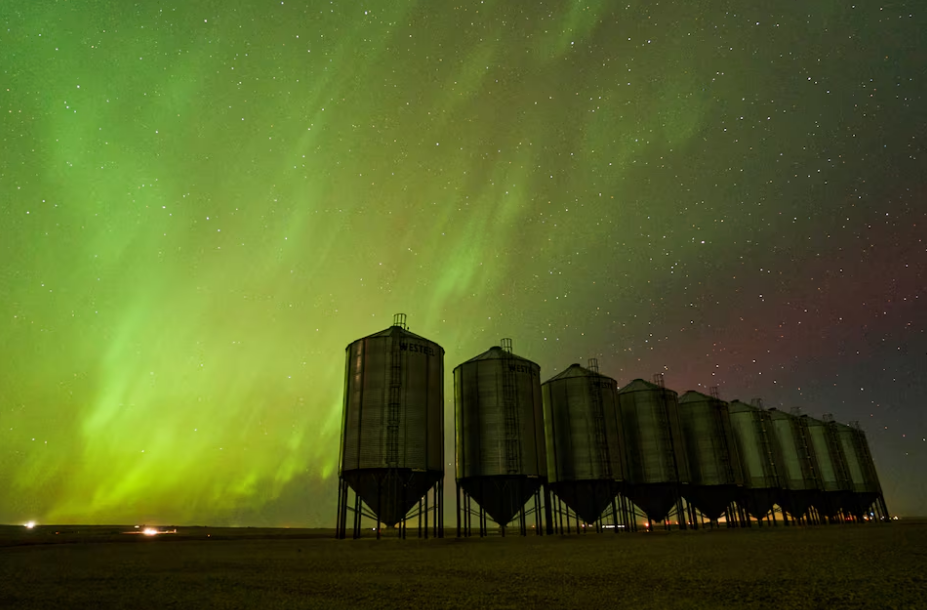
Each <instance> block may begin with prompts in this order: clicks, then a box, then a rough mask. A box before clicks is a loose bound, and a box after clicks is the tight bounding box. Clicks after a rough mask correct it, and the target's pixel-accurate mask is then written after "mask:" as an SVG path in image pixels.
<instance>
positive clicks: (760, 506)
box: [728, 400, 781, 519]
mask: <svg viewBox="0 0 927 610" xmlns="http://www.w3.org/2000/svg"><path fill="white" fill-rule="evenodd" d="M728 412H729V413H730V416H731V429H732V430H733V432H734V440H735V441H736V443H737V452H738V453H739V454H740V461H741V465H742V466H743V472H744V497H743V504H744V506H745V508H746V509H747V511H748V512H749V513H750V514H751V515H752V516H753V517H755V518H757V519H762V518H763V517H765V516H766V515H767V514H768V513H769V511H770V510H772V508H773V505H774V504H776V502H777V501H778V499H779V495H780V492H781V488H780V485H779V473H778V470H777V464H778V462H779V457H778V454H779V449H778V443H777V442H776V439H775V435H774V433H773V432H772V430H771V427H772V421H771V419H770V417H769V413H768V412H767V411H764V410H763V409H760V408H757V407H754V406H752V405H748V404H747V403H744V402H741V401H739V400H735V401H732V402H731V403H730V404H729V405H728Z"/></svg>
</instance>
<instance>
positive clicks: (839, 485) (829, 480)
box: [800, 413, 852, 520]
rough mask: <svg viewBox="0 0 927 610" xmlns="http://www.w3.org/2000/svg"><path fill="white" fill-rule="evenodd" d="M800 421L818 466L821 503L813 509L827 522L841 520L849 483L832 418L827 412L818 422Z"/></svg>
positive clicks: (848, 494)
mask: <svg viewBox="0 0 927 610" xmlns="http://www.w3.org/2000/svg"><path fill="white" fill-rule="evenodd" d="M800 420H801V421H802V423H803V424H804V425H805V427H806V430H807V432H808V435H809V438H810V440H811V444H812V447H813V450H814V456H815V459H816V462H817V466H818V482H819V484H820V488H821V502H820V503H819V505H818V506H817V507H816V508H817V509H818V511H819V512H820V513H821V514H822V515H823V516H826V517H828V518H829V519H831V520H835V519H841V520H842V514H841V513H842V511H843V509H844V508H849V501H850V496H851V494H850V489H851V488H852V484H851V482H850V476H849V474H848V473H847V463H846V458H845V457H844V455H843V448H842V447H841V446H840V439H839V437H838V435H837V428H836V424H835V422H834V421H833V416H831V415H830V414H829V413H828V414H826V415H825V416H824V420H820V419H815V418H813V417H808V416H807V415H802V416H801V418H800Z"/></svg>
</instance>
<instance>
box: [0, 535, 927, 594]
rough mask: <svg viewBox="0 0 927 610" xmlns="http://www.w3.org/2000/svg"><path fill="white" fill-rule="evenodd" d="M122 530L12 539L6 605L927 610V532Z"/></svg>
mask: <svg viewBox="0 0 927 610" xmlns="http://www.w3.org/2000/svg"><path fill="white" fill-rule="evenodd" d="M120 529H121V528H118V527H109V528H101V527H97V528H77V527H74V526H69V527H67V528H63V527H62V528H57V531H59V532H60V533H58V534H55V531H56V528H51V527H49V526H46V527H44V528H36V529H35V530H31V531H27V530H25V528H22V527H18V528H0V608H3V609H5V610H7V609H12V608H117V607H118V608H207V607H211V608H481V607H486V608H490V607H492V608H532V607H542V608H619V607H623V608H633V609H634V610H639V609H643V608H731V609H737V610H742V609H745V608H771V609H772V608H775V609H776V610H782V609H786V608H828V609H829V608H898V609H900V608H911V609H915V608H918V609H921V608H927V574H925V572H927V523H925V522H924V521H898V522H895V523H892V524H890V525H888V524H867V525H843V526H818V527H807V528H806V527H790V528H785V527H781V526H780V527H778V528H763V529H755V528H754V529H750V530H727V529H721V530H714V531H698V532H676V531H674V532H662V531H657V532H654V533H652V534H647V533H643V532H639V533H634V534H615V533H605V534H598V535H597V534H585V535H573V536H544V537H538V536H529V537H527V538H518V537H513V536H510V537H508V538H504V539H503V538H497V537H493V538H487V539H483V540H480V539H479V538H470V539H465V540H458V539H456V538H445V539H443V540H434V539H430V540H418V539H412V538H410V539H407V540H396V539H384V540H380V541H377V540H374V539H370V538H367V539H362V540H333V539H331V538H330V537H322V536H321V534H320V532H318V531H315V532H313V531H311V530H251V529H243V530H217V529H206V528H181V529H179V530H178V532H177V533H176V534H169V535H161V536H156V537H152V538H147V537H144V536H131V535H124V534H121V533H120ZM410 529H411V528H410ZM449 533H450V532H449Z"/></svg>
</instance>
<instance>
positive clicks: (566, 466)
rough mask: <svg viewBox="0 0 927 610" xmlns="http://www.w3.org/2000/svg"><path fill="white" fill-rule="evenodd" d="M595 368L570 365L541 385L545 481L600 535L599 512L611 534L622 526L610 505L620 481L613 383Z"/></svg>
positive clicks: (615, 508)
mask: <svg viewBox="0 0 927 610" xmlns="http://www.w3.org/2000/svg"><path fill="white" fill-rule="evenodd" d="M597 368H598V366H597V365H596V364H594V361H590V368H584V367H582V366H580V365H579V364H572V365H570V366H569V368H567V369H566V370H565V371H563V372H562V373H560V374H558V375H556V376H554V377H552V378H550V379H548V380H547V381H545V382H544V383H543V384H542V385H541V393H542V395H543V402H544V432H545V437H546V440H547V445H546V446H547V477H548V481H549V486H550V490H551V491H552V492H554V493H555V494H556V495H557V497H558V498H559V499H560V500H562V501H563V502H564V503H565V504H566V505H567V507H568V508H570V509H572V510H573V512H574V513H575V514H576V515H577V517H578V520H580V519H581V520H582V522H583V523H588V524H595V526H596V528H597V529H601V526H602V523H601V521H600V519H601V517H602V514H603V512H610V514H611V517H612V526H613V527H614V528H615V530H616V531H617V530H618V527H619V522H620V523H621V527H627V526H628V523H627V521H628V519H627V516H626V515H621V514H620V513H621V512H622V511H620V510H619V508H618V507H619V505H620V503H619V502H618V501H616V498H617V496H618V493H619V492H620V491H621V490H622V486H623V483H624V479H625V475H624V447H623V446H622V440H621V428H620V423H619V420H618V382H617V381H615V380H614V379H612V378H611V377H607V376H605V375H602V374H600V373H599V372H598V370H596V369H597ZM558 517H559V511H558ZM567 518H568V519H569V514H567ZM578 525H579V524H578V523H577V526H578Z"/></svg>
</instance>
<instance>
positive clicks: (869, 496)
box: [835, 422, 888, 519]
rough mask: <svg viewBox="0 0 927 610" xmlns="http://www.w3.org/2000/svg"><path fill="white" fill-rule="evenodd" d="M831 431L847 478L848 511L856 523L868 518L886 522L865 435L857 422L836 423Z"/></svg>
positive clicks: (885, 511) (884, 508) (877, 477)
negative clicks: (843, 461)
mask: <svg viewBox="0 0 927 610" xmlns="http://www.w3.org/2000/svg"><path fill="white" fill-rule="evenodd" d="M835 428H836V430H837V437H838V438H839V440H840V446H841V448H842V449H843V455H844V457H845V458H846V464H847V472H848V474H849V477H850V485H851V491H852V496H851V499H850V505H849V507H848V510H849V511H850V512H851V513H852V514H853V515H854V516H856V518H857V519H862V518H864V517H869V516H870V515H872V516H877V517H878V518H880V519H884V518H888V510H887V509H886V507H885V499H884V497H883V495H882V486H881V484H880V483H879V475H878V473H877V472H876V469H875V463H874V462H873V460H872V454H871V453H870V451H869V442H868V441H867V440H866V433H865V432H863V430H862V428H860V427H859V422H850V424H849V425H846V424H841V423H837V424H836V425H835ZM873 509H874V510H873ZM877 513H881V514H877Z"/></svg>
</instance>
